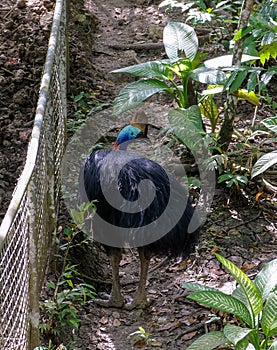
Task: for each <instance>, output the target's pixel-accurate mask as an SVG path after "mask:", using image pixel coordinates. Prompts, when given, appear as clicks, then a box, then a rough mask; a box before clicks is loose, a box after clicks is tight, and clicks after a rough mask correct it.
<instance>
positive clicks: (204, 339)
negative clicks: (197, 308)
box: [187, 331, 227, 350]
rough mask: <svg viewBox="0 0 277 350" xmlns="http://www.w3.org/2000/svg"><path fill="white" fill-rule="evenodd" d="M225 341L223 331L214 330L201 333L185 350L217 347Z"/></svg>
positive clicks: (202, 349) (206, 349)
mask: <svg viewBox="0 0 277 350" xmlns="http://www.w3.org/2000/svg"><path fill="white" fill-rule="evenodd" d="M226 342H227V339H226V337H225V335H224V334H223V332H220V331H215V332H211V333H208V334H204V335H202V336H201V337H200V338H198V339H197V340H195V342H193V343H192V344H191V345H190V346H189V347H188V348H187V350H212V349H215V348H217V347H218V346H219V345H223V344H225V343H226Z"/></svg>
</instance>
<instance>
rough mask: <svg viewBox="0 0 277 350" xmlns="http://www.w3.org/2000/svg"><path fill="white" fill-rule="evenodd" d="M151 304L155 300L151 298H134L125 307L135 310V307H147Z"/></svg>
mask: <svg viewBox="0 0 277 350" xmlns="http://www.w3.org/2000/svg"><path fill="white" fill-rule="evenodd" d="M151 304H153V300H150V299H141V300H139V299H134V300H132V301H131V302H129V303H127V304H125V306H124V309H126V310H134V309H147V308H148V307H149V306H150V305H151Z"/></svg>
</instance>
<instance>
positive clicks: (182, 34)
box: [163, 22, 198, 61]
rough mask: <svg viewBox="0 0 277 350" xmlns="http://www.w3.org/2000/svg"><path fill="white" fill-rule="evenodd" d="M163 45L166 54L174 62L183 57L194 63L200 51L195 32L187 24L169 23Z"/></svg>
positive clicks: (164, 33) (165, 29)
mask: <svg viewBox="0 0 277 350" xmlns="http://www.w3.org/2000/svg"><path fill="white" fill-rule="evenodd" d="M163 43H164V47H165V51H166V54H167V56H168V58H169V59H170V60H172V61H175V60H178V59H179V58H181V57H182V56H183V55H184V57H186V58H188V59H190V60H191V61H192V60H193V59H194V57H195V56H196V54H197V51H198V38H197V35H196V33H195V30H194V29H193V28H192V27H190V26H188V25H187V24H185V23H180V22H169V23H168V24H167V25H166V26H165V28H164V32H163Z"/></svg>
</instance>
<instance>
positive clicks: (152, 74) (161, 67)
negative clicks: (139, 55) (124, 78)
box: [111, 61, 171, 79]
mask: <svg viewBox="0 0 277 350" xmlns="http://www.w3.org/2000/svg"><path fill="white" fill-rule="evenodd" d="M111 73H128V74H131V75H134V76H136V77H142V78H157V79H168V77H169V75H170V74H171V73H170V71H169V70H168V69H167V68H166V66H165V64H164V63H162V62H161V61H152V62H145V63H140V64H135V65H133V66H129V67H124V68H120V69H116V70H113V71H112V72H111Z"/></svg>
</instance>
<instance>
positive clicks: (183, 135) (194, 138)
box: [168, 106, 203, 151]
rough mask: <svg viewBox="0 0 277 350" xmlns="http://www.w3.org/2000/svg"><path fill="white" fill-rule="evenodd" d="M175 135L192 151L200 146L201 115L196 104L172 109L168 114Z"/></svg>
mask: <svg viewBox="0 0 277 350" xmlns="http://www.w3.org/2000/svg"><path fill="white" fill-rule="evenodd" d="M168 119H169V122H170V125H171V126H172V128H173V130H174V133H175V135H176V136H177V137H178V138H179V139H180V140H181V141H182V142H183V144H184V145H186V146H187V147H188V148H189V149H190V150H192V151H198V150H199V148H200V147H201V146H202V143H201V141H202V136H201V132H202V131H203V129H202V117H201V113H200V109H199V107H198V106H191V107H189V108H186V109H182V108H179V109H174V110H171V111H170V112H169V114H168Z"/></svg>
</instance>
